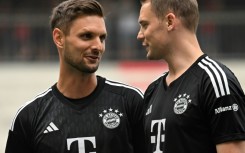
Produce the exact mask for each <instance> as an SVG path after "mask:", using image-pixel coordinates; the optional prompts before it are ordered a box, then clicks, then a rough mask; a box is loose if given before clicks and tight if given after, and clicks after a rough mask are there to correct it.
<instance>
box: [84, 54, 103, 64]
mask: <svg viewBox="0 0 245 153" xmlns="http://www.w3.org/2000/svg"><path fill="white" fill-rule="evenodd" d="M85 58H86V59H87V60H88V61H89V62H91V63H96V62H98V61H99V60H100V57H99V56H97V55H87V56H85Z"/></svg>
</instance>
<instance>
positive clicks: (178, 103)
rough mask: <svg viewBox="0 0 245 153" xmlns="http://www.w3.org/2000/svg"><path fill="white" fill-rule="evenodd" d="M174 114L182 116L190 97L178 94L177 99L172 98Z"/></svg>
mask: <svg viewBox="0 0 245 153" xmlns="http://www.w3.org/2000/svg"><path fill="white" fill-rule="evenodd" d="M174 102H175V104H174V112H175V114H183V113H184V112H185V111H186V110H187V107H188V104H189V103H191V99H190V95H188V94H186V93H185V94H180V95H179V96H178V97H176V98H174Z"/></svg>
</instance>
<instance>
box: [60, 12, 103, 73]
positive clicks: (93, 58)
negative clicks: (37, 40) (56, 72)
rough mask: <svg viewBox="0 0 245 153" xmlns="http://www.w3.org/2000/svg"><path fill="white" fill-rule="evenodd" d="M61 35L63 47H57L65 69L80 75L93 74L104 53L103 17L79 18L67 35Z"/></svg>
mask: <svg viewBox="0 0 245 153" xmlns="http://www.w3.org/2000/svg"><path fill="white" fill-rule="evenodd" d="M60 32H61V31H60ZM61 33H62V34H61V37H60V40H61V44H63V45H62V46H59V45H57V46H58V48H60V49H59V54H60V60H61V61H62V62H63V64H64V65H65V67H66V68H71V69H75V70H78V71H80V72H82V73H94V72H95V71H96V70H97V69H98V67H99V63H100V61H101V58H102V55H103V53H104V51H105V39H106V34H107V33H106V27H105V22H104V19H103V17H99V16H96V15H93V16H84V15H83V16H80V17H78V18H77V19H75V20H74V21H73V22H72V24H71V26H70V29H69V32H68V34H67V35H65V34H64V33H63V32H61ZM56 44H57V43H56Z"/></svg>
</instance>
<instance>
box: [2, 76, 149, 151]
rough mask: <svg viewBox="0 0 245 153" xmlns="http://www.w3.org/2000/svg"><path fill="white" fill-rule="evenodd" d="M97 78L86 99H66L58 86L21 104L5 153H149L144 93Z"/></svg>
mask: <svg viewBox="0 0 245 153" xmlns="http://www.w3.org/2000/svg"><path fill="white" fill-rule="evenodd" d="M97 79H98V86H97V87H96V89H95V90H94V91H93V93H92V94H91V95H89V96H87V97H85V98H82V99H76V100H74V99H73V100H72V99H69V98H66V97H64V96H63V95H62V94H61V93H60V92H59V91H58V89H57V87H56V85H54V86H52V87H51V88H49V89H48V90H47V91H45V92H44V93H42V94H40V95H38V96H37V97H36V98H35V99H34V100H32V101H30V102H28V103H26V104H25V105H24V106H22V107H21V108H20V109H19V110H18V112H17V114H16V116H15V118H14V120H13V123H12V126H11V129H10V131H9V138H8V141H7V145H6V153H141V152H144V151H145V150H144V145H143V142H144V135H143V134H142V133H143V124H141V123H142V118H143V101H142V98H143V95H142V93H141V92H140V91H139V90H138V89H136V88H134V87H130V86H128V85H125V84H121V83H118V82H113V81H109V80H106V79H105V78H102V77H100V76H97Z"/></svg>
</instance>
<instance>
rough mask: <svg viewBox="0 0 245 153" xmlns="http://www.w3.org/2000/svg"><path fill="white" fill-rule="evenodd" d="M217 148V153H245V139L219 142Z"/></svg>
mask: <svg viewBox="0 0 245 153" xmlns="http://www.w3.org/2000/svg"><path fill="white" fill-rule="evenodd" d="M216 149H217V153H245V140H243V141H231V142H225V143H221V144H217V145H216Z"/></svg>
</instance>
